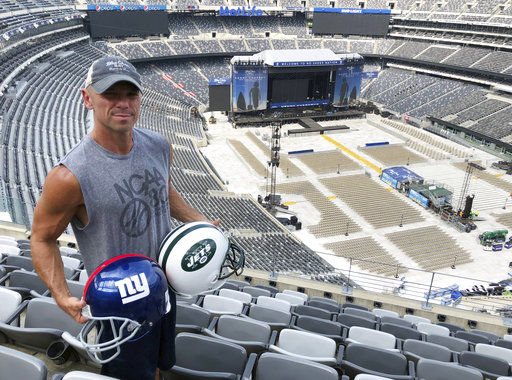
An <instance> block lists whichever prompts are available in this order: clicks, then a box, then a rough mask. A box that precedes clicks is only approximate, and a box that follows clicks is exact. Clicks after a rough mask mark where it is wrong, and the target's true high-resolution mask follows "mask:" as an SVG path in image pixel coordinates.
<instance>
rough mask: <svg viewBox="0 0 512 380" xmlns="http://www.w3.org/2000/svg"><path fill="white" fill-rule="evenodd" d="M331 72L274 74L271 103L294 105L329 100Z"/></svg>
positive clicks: (271, 83) (271, 84) (271, 85)
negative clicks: (328, 91)
mask: <svg viewBox="0 0 512 380" xmlns="http://www.w3.org/2000/svg"><path fill="white" fill-rule="evenodd" d="M328 86H329V72H316V73H312V72H304V73H283V74H273V75H272V76H271V77H270V103H273V104H276V103H277V104H293V103H297V105H300V103H304V102H308V101H320V100H325V99H328V94H327V90H328Z"/></svg>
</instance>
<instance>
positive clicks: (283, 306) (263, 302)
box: [256, 296, 292, 312]
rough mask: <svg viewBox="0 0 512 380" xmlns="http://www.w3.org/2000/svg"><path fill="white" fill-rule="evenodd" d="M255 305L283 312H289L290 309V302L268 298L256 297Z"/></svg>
mask: <svg viewBox="0 0 512 380" xmlns="http://www.w3.org/2000/svg"><path fill="white" fill-rule="evenodd" d="M256 305H260V306H263V307H268V308H269V309H274V310H280V311H284V312H289V311H290V310H291V308H292V305H291V304H290V302H288V301H286V300H280V299H277V298H273V297H268V296H258V298H257V299H256Z"/></svg>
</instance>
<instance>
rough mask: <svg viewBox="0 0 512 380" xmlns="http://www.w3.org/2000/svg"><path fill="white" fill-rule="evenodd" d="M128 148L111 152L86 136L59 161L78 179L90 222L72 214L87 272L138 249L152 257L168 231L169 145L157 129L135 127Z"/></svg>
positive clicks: (169, 226) (72, 222)
mask: <svg viewBox="0 0 512 380" xmlns="http://www.w3.org/2000/svg"><path fill="white" fill-rule="evenodd" d="M133 142H134V145H133V148H132V150H131V151H130V153H128V154H127V155H119V154H116V153H113V152H111V151H109V150H107V149H105V148H103V147H102V146H101V145H99V144H98V143H97V142H96V141H94V140H93V139H92V138H91V137H89V136H88V135H86V136H85V137H84V138H83V139H82V140H81V141H80V142H79V143H78V144H77V145H76V146H75V147H73V149H71V150H70V151H69V152H68V153H67V154H66V156H65V157H64V158H63V159H62V160H61V161H60V162H59V164H62V165H64V166H66V167H67V168H68V169H69V170H70V171H71V172H72V173H73V174H74V175H75V177H76V178H77V179H78V182H79V183H80V187H81V189H82V194H83V196H84V201H85V207H86V209H87V215H88V217H89V223H88V224H87V225H86V226H84V225H83V224H82V223H81V222H80V220H79V219H78V218H77V217H76V216H75V217H74V218H73V220H72V221H71V226H72V228H73V231H74V233H75V237H76V239H77V242H78V246H79V248H80V253H81V254H82V257H83V260H84V265H85V269H86V270H87V273H88V274H89V275H90V274H92V273H93V272H94V270H95V269H96V268H97V267H98V266H100V265H101V264H102V263H103V262H104V261H106V260H108V259H110V258H112V257H115V256H118V255H122V254H128V253H139V254H143V255H146V256H149V257H151V258H153V259H155V260H156V259H157V254H158V252H157V250H158V247H159V245H160V242H161V241H162V240H163V238H164V237H165V236H166V235H167V234H168V233H169V231H170V230H171V221H170V218H171V216H170V210H169V195H168V194H169V182H168V181H169V175H170V155H171V150H170V147H169V143H168V142H167V140H166V139H165V138H164V137H163V136H161V135H159V134H158V133H155V132H152V131H149V130H146V129H138V128H134V130H133Z"/></svg>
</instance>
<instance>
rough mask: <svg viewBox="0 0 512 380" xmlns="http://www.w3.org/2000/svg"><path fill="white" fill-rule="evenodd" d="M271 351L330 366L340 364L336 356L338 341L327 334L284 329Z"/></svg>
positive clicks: (271, 346) (270, 348)
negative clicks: (326, 335)
mask: <svg viewBox="0 0 512 380" xmlns="http://www.w3.org/2000/svg"><path fill="white" fill-rule="evenodd" d="M269 351H270V352H276V353H278V354H283V355H289V356H294V357H299V358H302V359H307V360H311V361H314V362H316V363H321V364H325V365H329V366H336V365H337V364H339V358H338V357H336V342H335V341H334V340H333V339H330V338H327V337H325V336H322V335H319V334H314V333H310V332H306V331H297V330H293V329H283V330H281V332H280V333H279V337H278V339H277V342H276V344H272V345H270V347H269Z"/></svg>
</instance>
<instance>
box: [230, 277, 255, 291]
mask: <svg viewBox="0 0 512 380" xmlns="http://www.w3.org/2000/svg"><path fill="white" fill-rule="evenodd" d="M225 284H232V285H235V286H236V287H237V288H238V290H241V289H242V288H243V287H244V286H251V284H249V283H248V282H247V281H240V280H233V279H228V280H226V282H225Z"/></svg>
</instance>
